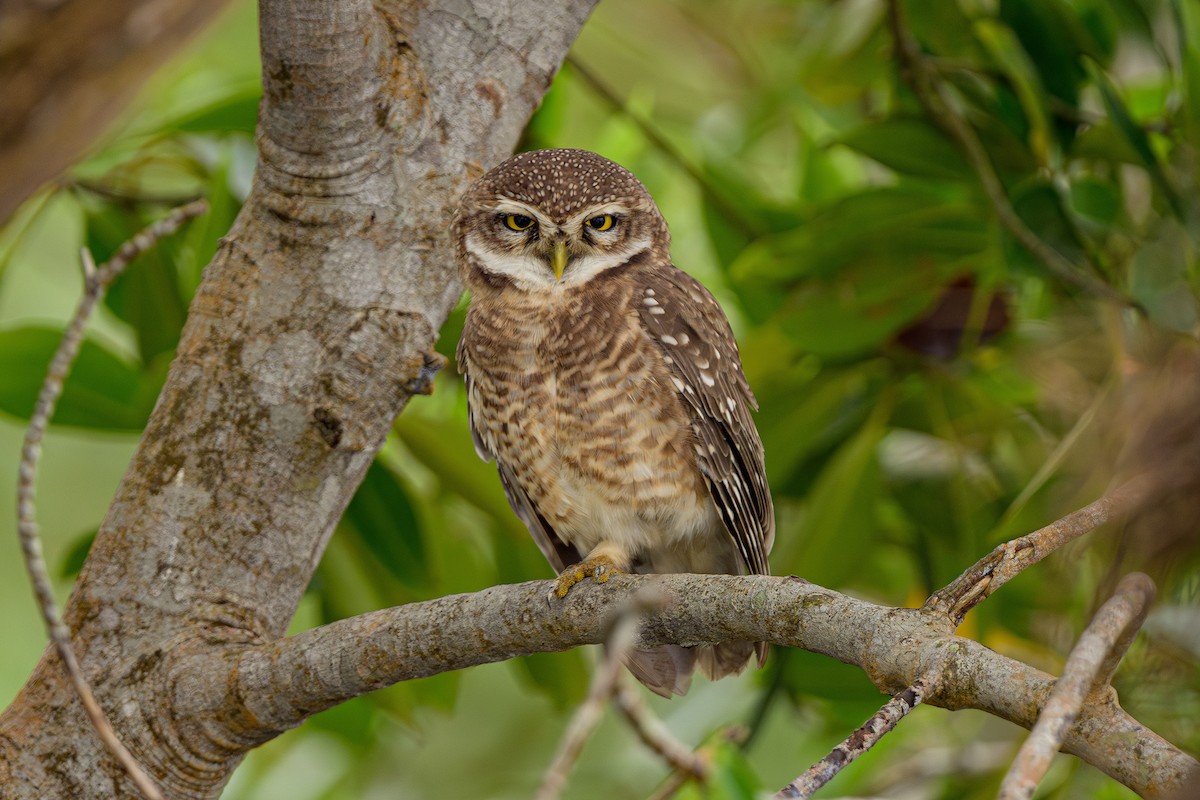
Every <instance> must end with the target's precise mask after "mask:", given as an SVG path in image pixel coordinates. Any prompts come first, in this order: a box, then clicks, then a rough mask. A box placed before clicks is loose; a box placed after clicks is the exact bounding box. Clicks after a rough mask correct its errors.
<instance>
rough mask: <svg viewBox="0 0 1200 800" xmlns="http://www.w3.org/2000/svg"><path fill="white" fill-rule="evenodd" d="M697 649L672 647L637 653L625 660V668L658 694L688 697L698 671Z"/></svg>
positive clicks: (666, 646)
mask: <svg viewBox="0 0 1200 800" xmlns="http://www.w3.org/2000/svg"><path fill="white" fill-rule="evenodd" d="M696 649H697V648H692V647H681V646H680V645H677V644H668V645H664V646H663V647H654V648H651V649H647V650H633V651H631V652H630V653H629V655H628V656H626V657H625V666H626V667H628V668H629V671H630V672H632V673H633V677H635V678H637V679H638V680H639V681H641V682H642V683H644V684H645V685H646V687H647V688H649V689H650V691H652V692H654V693H655V694H657V695H662V696H663V697H670V696H671V695H672V694H680V695H682V694H687V690H688V688H689V687H691V685H692V673H693V672H694V671H695V669H696Z"/></svg>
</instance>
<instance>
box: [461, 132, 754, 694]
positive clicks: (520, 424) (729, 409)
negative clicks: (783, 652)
mask: <svg viewBox="0 0 1200 800" xmlns="http://www.w3.org/2000/svg"><path fill="white" fill-rule="evenodd" d="M456 225H457V240H458V251H459V259H460V262H461V265H462V267H463V271H464V276H465V279H466V282H467V285H468V287H469V288H470V290H471V295H472V296H471V306H470V310H469V311H468V312H467V321H466V327H465V328H464V329H463V335H462V340H461V342H460V343H459V346H458V364H459V369H460V370H461V371H462V372H463V375H464V376H465V377H466V385H467V399H468V404H469V408H470V420H471V431H472V434H473V435H474V439H475V446H476V449H477V450H478V452H479V454H480V456H481V457H482V458H484V459H485V460H492V459H495V461H496V465H497V467H498V468H499V471H500V480H501V482H502V483H503V485H504V491H505V493H506V494H507V495H508V500H509V503H510V504H511V505H512V507H513V510H514V511H515V512H516V514H517V516H519V517H520V518H521V520H522V521H523V522H524V523H525V525H526V527H528V528H529V532H530V533H531V534H533V538H534V539H535V540H536V541H537V544H538V546H539V547H540V548H541V550H542V552H543V553H544V554H545V556H546V558H547V559H548V560H549V561H550V563H551V564H552V565H553V567H554V568H555V570H557V571H558V572H559V577H558V580H557V581H556V582H555V584H554V588H553V589H552V591H551V596H552V597H553V596H558V597H564V596H565V595H566V594H567V592H568V591H569V590H570V589H571V587H572V586H574V585H575V584H576V583H578V582H580V581H582V580H585V579H586V578H588V577H592V578H594V579H595V580H596V581H597V582H603V581H605V580H607V579H608V576H609V574H611V573H612V572H638V573H661V572H702V573H730V574H747V573H758V574H764V575H765V574H767V573H768V571H769V568H768V565H767V552H768V551H769V550H770V549H771V543H772V541H773V539H774V535H775V518H774V512H773V510H772V506H771V495H770V493H769V491H768V489H767V482H766V478H765V476H764V473H763V448H762V443H761V441H760V440H759V437H758V431H757V430H756V429H755V427H754V422H753V421H752V420H751V418H750V409H751V408H756V407H757V406H756V403H755V400H754V395H753V394H752V393H751V391H750V386H749V384H747V382H746V378H745V375H743V374H742V367H741V361H740V358H739V355H738V348H737V343H736V342H735V341H734V338H733V334H732V332H731V331H730V329H729V323H728V321H726V319H725V315H724V314H723V313H722V311H721V308H720V306H718V305H717V302H716V300H714V299H713V297H712V295H710V294H709V293H708V291H707V290H706V289H705V288H704V287H703V286H701V285H700V284H699V283H698V282H697V281H696V280H694V279H693V278H692V277H690V276H689V275H687V274H686V273H685V272H682V271H680V270H679V269H677V268H676V267H675V266H674V265H673V264H672V263H671V256H670V253H669V249H668V248H669V244H670V234H669V233H668V231H667V224H666V221H665V220H664V219H663V217H662V214H661V213H660V212H659V210H658V207H657V206H655V204H654V200H653V199H652V198H651V197H650V193H649V192H647V191H646V188H645V187H644V186H642V184H641V183H640V182H639V181H638V180H637V178H635V177H634V176H633V175H632V174H630V173H629V172H628V171H627V170H625V169H624V168H623V167H621V166H618V165H617V164H614V163H613V162H611V161H609V160H608V159H605V158H602V157H600V156H598V155H596V154H594V153H589V152H586V151H583V150H542V151H537V152H531V153H522V154H521V155H518V156H515V157H514V158H511V159H509V160H508V161H505V162H504V163H503V164H501V165H500V166H498V167H496V168H495V169H493V170H492V171H490V172H488V173H487V174H486V175H484V176H483V177H482V178H481V179H480V180H479V181H478V182H476V183H475V184H474V185H473V186H472V187H471V188H470V189H469V190H468V191H467V193H466V194H465V195H464V197H463V199H462V203H461V206H460V207H459V210H458V216H457V220H456ZM756 651H757V653H758V656H759V661H760V663H761V660H762V659H763V658H764V657H765V655H766V646H765V644H764V643H761V642H759V643H755V642H725V643H722V644H718V645H716V646H704V647H681V646H676V645H668V646H665V647H658V648H654V649H649V650H636V651H634V652H633V653H632V654H631V656H630V657H629V658H628V659H627V661H626V663H627V665H628V667H629V669H630V671H631V672H633V674H634V675H635V676H636V677H637V678H638V680H640V681H642V683H644V684H646V685H647V686H649V687H650V688H651V689H652V690H654V691H655V692H657V693H659V694H662V695H664V696H670V694H671V693H676V694H683V693H684V692H686V691H687V689H688V686H689V684H690V683H691V676H692V672H693V671H694V669H695V667H696V666H697V665H698V666H699V667H700V670H701V671H702V672H703V673H704V674H706V675H707V676H708V677H710V678H713V679H715V678H719V677H722V676H725V675H729V674H735V673H738V672H741V671H742V670H743V669H744V668H745V666H746V663H747V661H749V659H750V657H751V655H753V654H754V653H755V652H756Z"/></svg>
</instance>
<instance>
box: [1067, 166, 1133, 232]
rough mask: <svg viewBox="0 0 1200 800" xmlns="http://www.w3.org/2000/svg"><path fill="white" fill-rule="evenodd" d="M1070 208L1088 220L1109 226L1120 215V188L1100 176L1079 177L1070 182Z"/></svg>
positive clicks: (1121, 202)
mask: <svg viewBox="0 0 1200 800" xmlns="http://www.w3.org/2000/svg"><path fill="white" fill-rule="evenodd" d="M1070 199H1071V210H1072V211H1074V212H1075V213H1076V214H1078V215H1079V216H1081V217H1084V218H1085V219H1087V220H1088V221H1089V222H1091V223H1093V224H1095V225H1099V226H1102V227H1104V228H1108V227H1111V226H1112V225H1113V224H1114V223H1115V222H1116V221H1117V219H1118V218H1119V217H1120V215H1121V209H1122V205H1123V201H1122V199H1121V188H1120V187H1119V186H1118V185H1117V184H1115V183H1113V182H1112V181H1107V180H1102V179H1100V178H1088V177H1084V178H1080V179H1079V180H1077V181H1074V182H1073V183H1072V184H1071V193H1070Z"/></svg>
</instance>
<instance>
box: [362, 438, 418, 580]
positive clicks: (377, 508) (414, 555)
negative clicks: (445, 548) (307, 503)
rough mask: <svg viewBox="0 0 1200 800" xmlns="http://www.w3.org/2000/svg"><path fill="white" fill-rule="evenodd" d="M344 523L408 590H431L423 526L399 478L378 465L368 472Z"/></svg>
mask: <svg viewBox="0 0 1200 800" xmlns="http://www.w3.org/2000/svg"><path fill="white" fill-rule="evenodd" d="M342 523H343V525H344V526H345V527H346V528H347V529H348V531H349V532H351V533H353V535H354V536H356V537H357V538H358V539H359V540H360V541H361V542H362V543H363V544H364V545H366V547H367V550H368V551H369V552H370V553H371V554H372V555H373V556H374V557H375V559H376V561H377V562H378V563H379V564H380V565H381V566H383V567H384V569H386V570H387V572H388V573H389V574H390V575H391V576H392V577H393V578H395V579H396V580H397V581H399V582H400V583H401V584H403V585H404V586H407V587H409V588H413V589H425V588H428V586H429V565H428V563H427V561H426V557H425V542H424V539H423V538H422V536H421V524H420V522H419V521H418V520H417V515H416V512H415V511H414V510H413V505H412V502H411V501H410V500H409V497H408V493H407V492H406V491H405V489H404V486H403V485H402V484H401V483H400V480H399V478H398V477H397V476H396V474H395V473H394V472H392V471H391V470H390V469H388V468H387V467H386V466H384V465H383V464H382V463H380V462H379V461H375V462H374V463H372V464H371V467H370V468H369V469H368V470H367V475H366V477H365V478H363V482H362V485H360V486H359V487H358V491H357V492H355V494H354V498H353V499H352V500H351V501H350V505H349V506H348V507H347V508H346V514H345V517H344V518H343V520H342Z"/></svg>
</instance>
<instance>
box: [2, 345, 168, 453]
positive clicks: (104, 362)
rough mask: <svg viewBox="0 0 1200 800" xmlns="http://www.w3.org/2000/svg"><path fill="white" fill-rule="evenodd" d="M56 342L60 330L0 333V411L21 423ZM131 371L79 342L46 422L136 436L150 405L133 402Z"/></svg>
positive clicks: (137, 385)
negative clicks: (51, 414) (56, 406)
mask: <svg viewBox="0 0 1200 800" xmlns="http://www.w3.org/2000/svg"><path fill="white" fill-rule="evenodd" d="M61 339H62V331H60V330H55V329H53V328H47V327H39V326H27V327H21V328H12V329H9V330H6V331H0V375H4V376H5V377H4V380H3V381H0V411H3V412H4V413H6V414H10V415H12V416H14V417H17V418H18V419H22V420H27V419H29V417H30V415H31V414H32V413H33V407H34V404H35V403H36V402H37V395H38V391H39V390H40V389H41V386H42V381H43V379H44V378H45V376H46V370H47V368H48V367H49V366H50V360H51V359H52V358H53V357H54V351H55V350H56V349H57V348H58V343H59V341H60V340H61ZM141 383H142V376H141V373H140V372H139V371H138V369H137V367H135V366H134V365H132V364H130V363H128V362H126V361H125V360H123V359H122V358H120V357H119V356H117V355H116V354H115V353H113V352H112V351H110V350H108V349H107V348H105V347H104V346H103V345H101V344H99V343H97V342H95V341H93V340H91V339H85V340H84V341H83V345H82V347H81V348H80V351H79V357H78V358H77V359H76V360H75V364H74V366H73V367H72V369H71V374H70V375H69V376H68V378H67V381H66V385H65V387H64V389H63V394H62V398H61V399H60V400H59V403H58V408H57V410H56V411H55V414H54V418H53V420H52V422H53V423H54V424H55V425H71V426H75V427H80V428H91V429H96V430H109V431H121V432H129V433H137V432H139V431H141V430H142V428H143V427H145V425H146V420H147V419H148V418H149V416H150V409H151V408H152V403H150V404H147V403H146V402H144V401H143V400H139V396H140V394H141Z"/></svg>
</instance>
